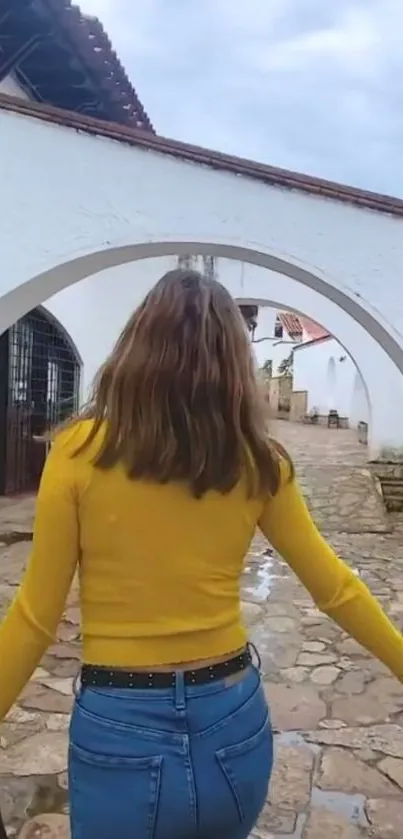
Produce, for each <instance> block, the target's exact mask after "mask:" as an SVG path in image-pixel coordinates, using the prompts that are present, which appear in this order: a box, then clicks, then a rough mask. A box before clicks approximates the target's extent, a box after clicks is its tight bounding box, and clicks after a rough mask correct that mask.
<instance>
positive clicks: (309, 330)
mask: <svg viewBox="0 0 403 839" xmlns="http://www.w3.org/2000/svg"><path fill="white" fill-rule="evenodd" d="M277 317H278V319H279V321H280V323H282V325H283V327H284V329H285V330H286V332H287V334H288V335H289V336H290V338H291V339H292V338H296V339H302V336H303V333H304V332H305V334H306V335H307V336H308V337H307V339H306V341H303V342H302V344H301V345H300V346H302V347H304V346H305V345H306V344H313V343H315V341H323V339H324V338H330V337H331V335H330V332H328V331H327V329H324V328H323V326H320V325H319V324H318V323H316V322H315V321H314V320H311V319H310V318H306V317H303V316H302V315H295V314H294V313H293V312H277Z"/></svg>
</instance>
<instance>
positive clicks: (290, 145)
mask: <svg viewBox="0 0 403 839" xmlns="http://www.w3.org/2000/svg"><path fill="white" fill-rule="evenodd" d="M81 6H82V8H83V10H84V11H86V12H88V13H90V14H96V15H98V16H99V17H100V19H101V20H102V22H103V23H104V26H105V28H106V30H107V31H108V34H109V36H110V38H111V40H112V42H113V45H114V48H115V49H116V51H117V52H118V54H119V56H120V58H121V60H122V63H123V64H124V65H125V67H126V69H127V72H128V74H129V76H130V78H131V80H132V82H133V84H134V86H135V87H136V89H137V90H138V93H139V96H140V98H141V99H142V101H143V104H144V106H145V108H146V110H147V111H148V113H149V115H150V117H151V119H152V121H153V123H154V125H155V127H156V129H157V131H158V132H159V133H160V134H164V135H166V136H171V137H175V138H177V139H182V140H188V141H190V142H195V143H198V144H199V145H205V146H209V147H212V148H218V149H220V150H222V151H228V152H230V153H234V154H239V155H241V156H244V157H252V158H255V159H258V160H262V161H265V162H268V163H271V164H273V165H277V166H283V167H285V168H291V169H297V170H300V171H305V172H309V173H312V174H317V175H320V176H322V177H328V178H333V179H335V180H340V181H344V182H349V183H353V184H357V185H359V186H363V187H366V188H368V189H375V190H378V191H383V192H390V193H393V194H400V195H403V167H402V166H401V164H400V157H401V147H402V142H403V94H402V92H401V91H402V87H401V83H400V82H401V79H402V77H403V52H402V49H401V32H402V29H403V3H402V2H401V0H338V2H337V3H335V2H334V3H330V2H327V3H326V2H324V0H202V2H200V3H196V2H191V0H169V2H167V0H136V3H133V2H132V0H81Z"/></svg>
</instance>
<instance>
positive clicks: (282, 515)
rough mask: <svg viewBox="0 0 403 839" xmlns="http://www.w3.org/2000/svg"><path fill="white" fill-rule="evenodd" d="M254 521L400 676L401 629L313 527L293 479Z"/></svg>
mask: <svg viewBox="0 0 403 839" xmlns="http://www.w3.org/2000/svg"><path fill="white" fill-rule="evenodd" d="M259 526H260V529H261V530H262V532H263V533H264V535H265V536H266V538H267V539H268V540H269V542H270V543H271V544H272V545H273V548H275V550H276V551H278V553H279V554H280V555H281V556H282V557H283V559H284V560H285V561H286V563H287V564H288V565H289V566H290V568H292V570H293V571H294V572H295V574H296V575H297V577H298V578H299V579H300V580H301V583H302V584H303V585H304V586H305V588H306V589H307V590H308V591H309V593H310V594H311V596H312V598H313V600H314V601H315V603H316V605H317V606H318V608H319V609H320V610H321V611H322V612H324V613H325V614H327V615H329V617H330V618H332V619H333V620H334V621H335V622H336V623H337V624H338V625H339V626H341V628H342V629H344V630H345V631H346V632H348V633H349V634H350V635H351V636H352V637H353V638H355V639H356V641H358V642H359V643H360V644H361V645H362V646H363V647H365V648H366V649H367V650H368V651H369V652H371V653H372V654H373V655H374V656H375V657H376V658H378V659H379V660H380V661H381V662H383V664H385V665H386V666H387V667H388V668H389V669H390V670H391V671H392V673H394V675H395V676H397V677H398V679H400V680H401V681H403V636H402V634H401V633H400V632H399V630H398V629H397V628H396V627H395V626H394V624H393V623H392V622H391V621H390V620H389V618H388V617H387V616H386V615H385V613H384V611H383V610H382V608H381V606H380V604H379V603H378V601H377V600H376V599H375V598H374V597H373V596H372V595H371V593H370V592H369V590H368V588H367V586H366V585H364V583H363V582H362V581H361V580H360V579H359V578H358V577H356V575H355V574H354V573H353V571H352V570H351V569H350V568H349V567H348V565H346V564H345V563H344V562H342V561H341V559H339V558H338V557H337V556H336V554H335V553H334V551H333V550H332V549H331V547H330V546H329V545H328V544H327V542H326V541H325V540H324V539H323V537H322V536H321V534H320V533H319V532H318V530H317V528H316V526H315V524H314V522H313V520H312V518H311V516H310V514H309V511H308V508H307V506H306V504H305V501H304V499H303V497H302V494H301V492H300V489H299V487H298V484H297V482H296V481H295V480H292V481H289V482H287V481H285V482H284V484H283V487H282V488H281V489H280V490H279V492H278V494H277V495H276V496H275V497H274V498H272V499H270V500H269V501H268V502H267V504H266V506H265V508H264V510H263V513H262V515H261V517H260V520H259Z"/></svg>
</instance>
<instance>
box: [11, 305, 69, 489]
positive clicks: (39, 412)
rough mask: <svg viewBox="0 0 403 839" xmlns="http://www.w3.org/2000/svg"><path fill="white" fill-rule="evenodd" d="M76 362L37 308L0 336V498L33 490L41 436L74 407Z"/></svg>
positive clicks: (62, 333) (65, 338)
mask: <svg viewBox="0 0 403 839" xmlns="http://www.w3.org/2000/svg"><path fill="white" fill-rule="evenodd" d="M80 370H81V358H80V355H79V353H78V350H77V348H76V347H75V345H74V343H73V341H72V339H71V338H70V336H69V335H68V334H67V332H66V330H65V328H64V327H63V326H62V325H61V324H60V323H58V322H57V320H56V318H55V317H54V316H52V315H51V314H50V313H49V312H47V311H46V309H44V308H43V307H42V306H39V307H38V308H36V309H33V310H32V311H30V312H28V313H27V314H26V315H24V316H23V317H22V318H20V319H19V320H18V321H16V323H15V324H13V325H12V326H11V327H10V328H9V329H8V330H6V331H5V332H3V334H2V335H1V337H0V441H1V447H2V451H1V454H0V494H1V495H10V494H13V493H23V492H30V491H35V490H36V489H37V487H38V483H39V480H40V476H41V473H42V469H43V464H44V460H45V456H46V449H47V443H46V442H45V440H44V439H43V436H44V434H45V433H46V432H47V431H48V430H49V429H50V428H52V427H53V426H54V425H56V424H57V423H58V422H61V421H63V419H65V418H66V417H68V416H69V415H70V414H71V413H72V412H73V411H75V410H76V409H77V407H78V402H79V396H80Z"/></svg>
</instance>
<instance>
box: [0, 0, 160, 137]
mask: <svg viewBox="0 0 403 839" xmlns="http://www.w3.org/2000/svg"><path fill="white" fill-rule="evenodd" d="M1 5H2V11H3V7H5V8H4V11H6V12H7V15H6V17H5V19H4V21H3V20H2V27H1V30H0V55H1V54H3V56H4V54H6V52H7V51H10V50H12V49H13V48H14V45H15V44H20V43H22V44H24V39H25V41H26V40H27V38H28V44H29V42H30V41H31V42H32V44H33V45H31V46H30V48H29V49H28V50H27V51H26V52H22V53H21V56H20V59H19V60H18V62H17V65H16V66H13V69H14V72H15V75H16V77H17V79H18V80H19V81H20V83H21V84H22V86H23V87H24V88H26V89H27V90H28V92H29V94H30V96H31V97H32V98H33V99H36V100H37V101H40V102H45V103H49V104H51V105H54V106H56V107H61V108H66V109H68V110H73V111H74V110H76V111H79V112H81V113H87V114H90V115H91V116H95V117H100V118H102V119H106V120H111V121H113V122H117V123H123V124H125V125H130V126H132V127H134V128H136V129H143V130H146V131H149V132H154V128H153V126H152V124H151V122H150V119H149V117H148V116H147V114H146V112H145V110H144V108H143V105H142V103H141V102H140V99H139V97H138V95H137V93H136V91H135V89H134V87H133V86H132V84H131V83H130V81H129V78H128V76H127V74H126V72H125V70H124V68H123V67H122V64H121V63H120V61H119V58H118V56H117V55H116V52H115V51H114V49H113V47H112V44H111V42H110V40H109V38H108V35H107V34H106V32H105V30H104V28H103V26H102V23H100V21H99V20H98V18H96V17H90V16H88V15H84V14H83V13H82V12H81V11H80V8H79V7H78V6H76V5H74V4H72V3H71V0H35V3H32V2H31V3H25V2H24V3H21V2H18V0H3V2H2V4H1ZM28 36H29V37H28ZM11 57H12V56H11Z"/></svg>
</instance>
